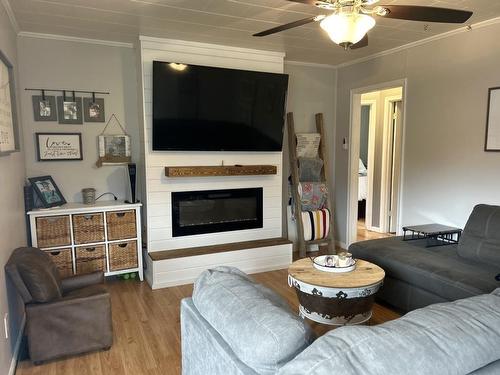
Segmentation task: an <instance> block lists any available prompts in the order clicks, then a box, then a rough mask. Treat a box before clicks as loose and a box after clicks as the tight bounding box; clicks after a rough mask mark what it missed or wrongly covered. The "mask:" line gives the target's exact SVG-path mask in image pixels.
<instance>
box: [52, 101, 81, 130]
mask: <svg viewBox="0 0 500 375" xmlns="http://www.w3.org/2000/svg"><path fill="white" fill-rule="evenodd" d="M57 113H58V116H57V117H58V119H59V124H76V125H81V124H83V118H82V98H78V97H77V98H73V97H72V96H67V97H66V98H63V97H62V96H58V97H57Z"/></svg>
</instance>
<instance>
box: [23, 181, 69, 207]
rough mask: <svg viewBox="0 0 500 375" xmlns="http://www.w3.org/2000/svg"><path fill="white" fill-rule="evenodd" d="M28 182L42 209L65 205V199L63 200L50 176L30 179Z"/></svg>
mask: <svg viewBox="0 0 500 375" xmlns="http://www.w3.org/2000/svg"><path fill="white" fill-rule="evenodd" d="M28 180H29V181H30V184H31V186H32V187H33V190H35V193H36V195H37V196H38V198H39V199H40V201H41V202H42V204H43V207H45V208H50V207H57V206H62V205H63V204H65V203H66V199H64V197H63V195H62V194H61V191H60V190H59V188H58V187H57V185H56V183H55V182H54V180H53V179H52V177H51V176H41V177H30V178H28Z"/></svg>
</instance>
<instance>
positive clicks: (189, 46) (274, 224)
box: [138, 37, 284, 252]
mask: <svg viewBox="0 0 500 375" xmlns="http://www.w3.org/2000/svg"><path fill="white" fill-rule="evenodd" d="M139 45H140V48H139V49H138V51H139V53H140V59H139V61H141V63H142V64H141V79H142V82H140V83H141V87H142V90H141V91H142V105H143V114H144V129H143V130H144V131H143V134H142V136H143V137H144V139H143V140H142V141H143V142H142V144H143V146H144V150H143V152H144V160H145V165H144V169H143V173H144V174H145V176H144V177H145V179H144V181H145V189H144V192H145V196H143V201H144V203H145V205H144V206H145V221H146V228H147V233H146V238H147V248H148V252H155V251H163V250H175V249H180V248H188V247H197V246H207V245H217V244H225V243H232V242H241V241H250V240H259V239H266V238H276V237H281V236H282V167H283V164H282V153H281V152H199V151H196V152H194V151H193V152H187V151H186V152H179V151H154V152H153V151H152V149H151V133H152V130H151V128H152V63H153V61H154V60H157V61H166V62H177V63H184V64H196V65H205V66H214V67H223V68H233V69H244V70H255V71H265V72H274V73H283V70H284V54H283V53H276V52H269V51H260V50H251V49H243V48H235V47H227V46H220V45H213V44H204V43H195V42H186V41H179V40H169V39H158V38H150V37H140V40H139ZM222 162H223V163H224V165H234V164H241V165H245V164H271V165H275V166H277V171H278V172H277V174H276V175H268V176H234V177H192V178H191V177H183V178H167V177H165V173H164V167H165V166H196V165H221V163H222ZM250 187H262V188H263V203H264V212H263V228H259V229H249V230H240V231H231V232H220V233H210V234H199V235H193V236H182V237H173V236H172V217H171V211H172V208H171V193H172V192H176V191H193V190H215V189H233V188H234V189H236V188H250Z"/></svg>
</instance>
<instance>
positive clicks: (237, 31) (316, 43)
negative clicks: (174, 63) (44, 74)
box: [9, 0, 500, 65]
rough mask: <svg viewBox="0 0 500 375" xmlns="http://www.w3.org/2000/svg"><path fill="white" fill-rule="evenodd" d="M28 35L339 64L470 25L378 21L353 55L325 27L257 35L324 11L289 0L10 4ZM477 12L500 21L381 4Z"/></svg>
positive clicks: (459, 3)
mask: <svg viewBox="0 0 500 375" xmlns="http://www.w3.org/2000/svg"><path fill="white" fill-rule="evenodd" d="M9 1H10V5H11V8H12V10H13V12H14V15H15V18H16V20H17V23H18V24H19V27H20V29H21V31H29V32H38V33H48V34H62V35H69V36H77V37H84V38H94V39H105V40H113V41H122V42H133V41H135V40H136V39H137V36H138V35H147V36H155V37H165V38H171V39H184V40H192V41H199V42H208V43H216V44H225V45H232V46H238V47H247V48H257V49H265V50H271V51H282V52H286V58H287V60H295V61H306V62H316V63H323V64H331V65H337V64H340V63H343V62H346V61H349V60H355V59H358V58H361V57H364V56H368V55H372V54H374V53H377V52H381V51H384V50H388V49H391V48H394V47H398V46H401V45H404V44H407V43H410V42H414V41H417V40H420V39H425V38H428V37H430V36H433V35H436V34H440V33H443V32H447V31H450V30H453V29H457V28H460V27H462V26H463V25H449V24H433V23H431V24H428V25H426V24H425V23H423V22H412V21H401V20H391V19H381V18H380V17H378V18H377V25H376V26H375V28H374V29H373V30H372V31H370V33H369V37H370V44H369V46H368V47H365V48H361V49H359V50H356V51H348V52H345V51H344V50H342V49H341V48H340V47H338V46H336V45H335V44H333V43H332V42H331V41H330V40H329V39H328V37H327V36H326V34H325V33H324V32H323V31H322V30H321V29H320V27H319V25H318V24H317V23H313V24H310V25H306V26H302V27H299V28H296V29H292V30H288V31H285V32H282V33H279V34H276V35H271V36H268V37H263V38H255V37H252V36H251V35H252V34H253V33H256V32H259V31H262V30H265V29H268V28H271V27H274V26H277V25H280V24H283V23H287V22H292V21H295V20H298V19H301V18H305V17H308V16H311V15H317V14H322V13H324V12H322V11H321V10H320V9H318V8H315V7H312V6H309V5H303V4H297V3H292V2H289V1H286V0H9ZM379 4H412V5H431V6H438V7H450V8H457V9H467V10H472V11H473V12H474V15H473V16H472V18H471V19H470V21H469V23H471V24H473V23H477V22H480V21H484V20H487V19H491V18H495V17H498V16H500V0H439V1H438V0H386V1H385V0H381V2H380V3H379Z"/></svg>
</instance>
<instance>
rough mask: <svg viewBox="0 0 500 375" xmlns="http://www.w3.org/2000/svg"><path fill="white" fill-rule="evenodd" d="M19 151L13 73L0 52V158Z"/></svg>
mask: <svg viewBox="0 0 500 375" xmlns="http://www.w3.org/2000/svg"><path fill="white" fill-rule="evenodd" d="M15 151H19V139H18V124H17V112H16V95H15V85H14V71H13V67H12V64H11V63H10V62H9V60H8V59H7V56H5V55H4V54H3V53H2V51H0V156H2V155H8V154H10V153H12V152H15Z"/></svg>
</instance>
